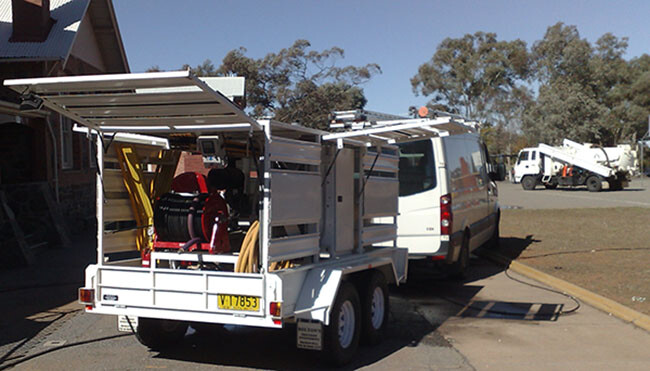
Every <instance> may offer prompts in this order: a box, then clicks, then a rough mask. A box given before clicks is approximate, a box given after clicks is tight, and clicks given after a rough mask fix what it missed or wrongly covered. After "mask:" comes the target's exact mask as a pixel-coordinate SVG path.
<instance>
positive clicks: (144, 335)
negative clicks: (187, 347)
mask: <svg viewBox="0 0 650 371" xmlns="http://www.w3.org/2000/svg"><path fill="white" fill-rule="evenodd" d="M187 326H188V324H187V322H182V321H173V320H167V319H154V318H139V319H138V329H137V330H136V337H137V339H138V341H139V342H140V343H141V344H142V345H145V346H147V347H149V348H150V349H153V350H163V349H165V348H169V347H170V346H172V345H175V344H177V343H178V342H180V341H181V340H182V339H183V336H185V333H186V332H187Z"/></svg>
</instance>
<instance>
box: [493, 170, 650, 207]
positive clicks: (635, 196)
mask: <svg viewBox="0 0 650 371" xmlns="http://www.w3.org/2000/svg"><path fill="white" fill-rule="evenodd" d="M497 184H498V189H499V203H500V204H501V207H505V208H524V209H570V208H584V207H650V178H649V177H646V178H635V179H633V180H632V182H630V187H628V188H625V189H623V190H622V191H609V190H603V191H601V192H589V191H587V188H586V187H576V188H558V189H545V188H544V186H537V188H536V189H535V190H533V191H524V190H523V188H522V187H521V184H513V183H510V182H507V181H503V182H498V183H497Z"/></svg>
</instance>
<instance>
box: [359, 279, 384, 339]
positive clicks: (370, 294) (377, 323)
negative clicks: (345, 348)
mask: <svg viewBox="0 0 650 371" xmlns="http://www.w3.org/2000/svg"><path fill="white" fill-rule="evenodd" d="M360 292H361V341H362V342H363V343H364V344H370V345H376V344H379V343H380V342H381V341H382V340H383V339H384V336H385V334H386V327H388V313H389V300H388V285H387V284H386V277H385V276H384V274H383V273H381V272H379V271H377V270H373V271H372V272H370V274H369V275H368V277H367V280H365V282H363V285H362V288H361V291H360Z"/></svg>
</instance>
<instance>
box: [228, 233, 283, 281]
mask: <svg viewBox="0 0 650 371" xmlns="http://www.w3.org/2000/svg"><path fill="white" fill-rule="evenodd" d="M259 230H260V223H259V221H257V220H256V221H254V222H253V224H251V226H250V228H248V232H246V237H244V241H243V242H242V245H241V249H240V250H239V258H238V259H237V263H236V264H235V272H236V273H257V272H258V266H259V248H258V243H257V242H258V239H259V237H258V236H259ZM292 266H293V264H292V262H291V261H290V260H286V261H280V262H273V263H271V266H270V267H269V271H271V272H273V271H276V270H280V269H287V268H291V267H292Z"/></svg>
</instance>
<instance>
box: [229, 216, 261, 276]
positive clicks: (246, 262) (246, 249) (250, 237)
mask: <svg viewBox="0 0 650 371" xmlns="http://www.w3.org/2000/svg"><path fill="white" fill-rule="evenodd" d="M259 230H260V223H259V221H257V220H256V221H254V222H253V224H251V226H250V228H248V232H246V237H244V242H242V245H241V249H240V250H239V258H238V259H237V264H235V272H237V273H257V266H258V263H259V249H258V248H257V246H258V244H257V240H258V234H259Z"/></svg>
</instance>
